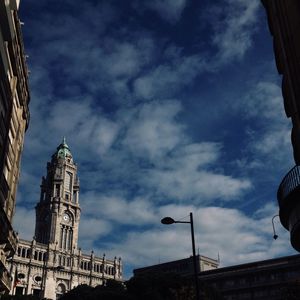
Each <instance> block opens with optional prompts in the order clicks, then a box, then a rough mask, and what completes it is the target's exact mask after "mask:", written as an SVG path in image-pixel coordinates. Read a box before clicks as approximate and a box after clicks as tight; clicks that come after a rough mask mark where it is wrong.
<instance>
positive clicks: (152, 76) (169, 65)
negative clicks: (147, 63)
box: [134, 49, 208, 99]
mask: <svg viewBox="0 0 300 300" xmlns="http://www.w3.org/2000/svg"><path fill="white" fill-rule="evenodd" d="M166 56H167V57H166V59H167V62H166V63H164V64H161V65H158V66H157V67H156V68H154V69H153V70H152V71H149V72H147V74H145V75H143V76H140V77H139V78H137V79H136V80H135V82H134V90H135V93H136V95H137V96H138V97H142V98H145V99H153V98H165V97H170V96H175V95H176V93H177V92H178V91H179V90H180V89H182V88H183V87H186V86H188V85H189V84H191V83H192V82H193V80H194V79H195V78H196V76H197V75H199V73H200V72H203V71H204V70H206V68H207V67H208V66H207V63H206V62H205V60H204V58H202V57H201V56H199V55H194V56H184V55H183V54H180V52H179V53H177V55H176V57H174V52H173V53H172V55H170V52H169V51H168V49H167V50H166Z"/></svg>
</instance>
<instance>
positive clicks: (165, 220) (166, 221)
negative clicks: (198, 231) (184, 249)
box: [161, 212, 200, 300]
mask: <svg viewBox="0 0 300 300" xmlns="http://www.w3.org/2000/svg"><path fill="white" fill-rule="evenodd" d="M161 223H162V224H165V225H170V224H174V223H184V224H191V236H192V248H193V266H194V279H195V290H196V299H197V300H200V293H199V281H198V270H197V258H196V249H195V234H194V221H193V213H192V212H191V213H190V221H189V222H187V221H175V220H174V219H172V218H171V217H165V218H163V219H162V220H161Z"/></svg>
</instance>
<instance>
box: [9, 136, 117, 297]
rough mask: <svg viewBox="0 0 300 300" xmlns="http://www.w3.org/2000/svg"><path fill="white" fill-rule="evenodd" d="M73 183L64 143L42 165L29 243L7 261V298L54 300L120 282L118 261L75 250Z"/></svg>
mask: <svg viewBox="0 0 300 300" xmlns="http://www.w3.org/2000/svg"><path fill="white" fill-rule="evenodd" d="M80 215H81V208H80V205H79V179H78V176H77V165H76V164H75V163H74V161H73V156H72V154H71V151H70V149H69V147H68V145H67V144H66V142H65V140H63V142H62V143H61V144H60V145H59V146H58V147H57V150H56V152H55V153H54V154H53V155H52V158H51V161H50V162H48V163H47V175H46V177H42V183H41V193H40V199H39V202H38V203H37V205H36V225H35V238H34V239H33V240H32V241H26V240H21V239H20V241H19V244H18V249H17V253H16V255H15V256H14V258H13V260H12V261H11V265H10V266H11V274H12V276H13V278H14V284H13V285H12V289H11V294H13V295H14V294H23V295H24V294H26V295H27V294H34V295H39V296H40V297H44V298H47V299H58V298H59V297H60V296H61V295H62V294H64V293H65V292H67V291H69V290H71V289H73V288H74V287H76V286H78V285H79V284H87V285H90V286H96V285H103V284H105V282H106V280H108V279H114V280H117V281H122V262H121V258H117V257H115V258H114V259H112V260H109V259H107V258H106V257H105V255H103V256H102V257H97V256H95V255H94V253H93V252H91V253H90V254H83V253H82V251H81V249H80V248H78V228H79V222H80Z"/></svg>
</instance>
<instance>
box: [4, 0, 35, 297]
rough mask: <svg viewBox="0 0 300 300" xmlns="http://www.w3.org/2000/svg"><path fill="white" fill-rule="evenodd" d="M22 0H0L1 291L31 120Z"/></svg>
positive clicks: (12, 239) (13, 244) (14, 241)
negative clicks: (21, 18)
mask: <svg viewBox="0 0 300 300" xmlns="http://www.w3.org/2000/svg"><path fill="white" fill-rule="evenodd" d="M18 7H19V0H5V1H0V293H3V292H8V290H9V288H10V285H11V276H10V274H9V270H8V268H7V259H8V258H9V257H12V256H13V254H14V253H15V251H16V248H17V236H16V234H15V232H14V231H13V228H12V225H11V224H12V218H13V215H14V211H15V205H16V193H17V184H18V180H19V171H20V159H21V153H22V149H23V141H24V134H25V131H26V129H27V127H28V123H29V109H28V103H29V88H28V74H27V66H26V61H25V54H24V47H23V38H22V32H21V23H20V20H19V18H18Z"/></svg>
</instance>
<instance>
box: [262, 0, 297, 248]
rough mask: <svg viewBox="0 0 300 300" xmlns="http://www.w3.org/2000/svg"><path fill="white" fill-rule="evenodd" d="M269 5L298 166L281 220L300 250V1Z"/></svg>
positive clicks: (284, 187) (288, 183)
mask: <svg viewBox="0 0 300 300" xmlns="http://www.w3.org/2000/svg"><path fill="white" fill-rule="evenodd" d="M262 3H263V5H264V6H265V9H266V12H267V16H268V23H269V29H270V32H271V35H272V36H273V44H274V54H275V60H276V65H277V69H278V72H279V73H280V74H281V75H282V95H283V98H284V108H285V112H286V116H287V117H288V118H291V121H292V125H293V128H292V132H291V141H292V145H293V151H294V160H295V163H296V166H295V167H294V168H292V169H291V170H290V171H289V172H288V173H287V175H286V176H285V177H284V179H283V180H282V182H281V184H280V186H279V189H278V193H277V199H278V204H279V209H280V210H279V216H280V221H281V224H282V225H283V226H284V227H285V228H286V229H287V230H289V231H290V234H291V244H292V246H293V247H294V248H295V249H296V250H298V251H300V201H299V200H300V169H299V165H300V1H299V0H262Z"/></svg>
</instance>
